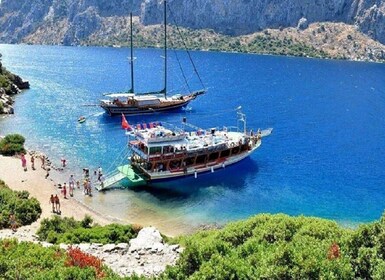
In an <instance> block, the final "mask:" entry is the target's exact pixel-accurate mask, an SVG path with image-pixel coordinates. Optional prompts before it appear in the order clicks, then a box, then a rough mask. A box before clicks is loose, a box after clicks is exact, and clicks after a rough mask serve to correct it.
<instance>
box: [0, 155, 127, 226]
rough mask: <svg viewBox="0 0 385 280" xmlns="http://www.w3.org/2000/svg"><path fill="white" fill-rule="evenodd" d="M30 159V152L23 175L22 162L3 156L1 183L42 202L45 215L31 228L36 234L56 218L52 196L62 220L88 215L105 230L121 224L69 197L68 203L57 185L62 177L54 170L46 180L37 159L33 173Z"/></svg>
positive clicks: (0, 161)
mask: <svg viewBox="0 0 385 280" xmlns="http://www.w3.org/2000/svg"><path fill="white" fill-rule="evenodd" d="M30 158H31V155H30V153H29V152H27V154H26V159H27V171H24V170H23V168H22V166H21V160H20V158H17V157H6V156H2V155H0V180H3V181H4V182H5V184H6V185H7V186H8V187H9V188H10V189H12V190H15V191H23V190H26V191H28V192H29V194H30V197H35V198H36V199H37V200H38V201H39V202H40V207H41V209H42V213H41V216H40V218H39V219H38V220H37V221H36V222H34V223H33V224H32V225H31V227H32V229H33V231H36V230H37V229H38V227H39V226H40V222H41V220H42V219H44V218H50V217H53V216H55V215H57V214H55V213H53V212H52V207H51V204H50V203H49V197H50V195H51V194H54V195H55V194H57V195H58V196H59V198H60V206H61V215H60V216H61V217H73V218H74V219H76V220H82V219H83V218H84V216H85V215H89V216H91V217H92V219H93V221H94V223H97V224H99V225H102V226H103V225H107V224H110V223H122V221H120V220H118V219H115V218H113V217H108V216H105V215H103V214H102V213H99V212H97V211H95V210H94V209H92V208H91V207H89V206H87V205H85V204H83V203H81V202H80V201H78V200H76V199H74V198H73V197H70V196H68V199H64V197H63V195H62V194H61V190H60V189H59V188H58V187H57V186H58V184H57V183H56V182H57V180H58V178H59V177H60V175H61V174H60V173H59V171H56V170H54V169H53V168H51V170H50V175H49V177H48V178H47V179H46V178H45V175H46V170H44V169H42V168H41V167H40V160H38V159H35V167H36V169H35V170H32V168H31V161H30Z"/></svg>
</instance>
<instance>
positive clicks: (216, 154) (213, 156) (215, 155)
mask: <svg viewBox="0 0 385 280" xmlns="http://www.w3.org/2000/svg"><path fill="white" fill-rule="evenodd" d="M218 157H219V153H218V152H216V153H212V154H210V155H209V161H212V160H217V159H218Z"/></svg>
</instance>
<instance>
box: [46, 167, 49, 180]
mask: <svg viewBox="0 0 385 280" xmlns="http://www.w3.org/2000/svg"><path fill="white" fill-rule="evenodd" d="M46 170H47V173H46V174H45V178H46V179H47V178H48V176H49V168H47V169H46Z"/></svg>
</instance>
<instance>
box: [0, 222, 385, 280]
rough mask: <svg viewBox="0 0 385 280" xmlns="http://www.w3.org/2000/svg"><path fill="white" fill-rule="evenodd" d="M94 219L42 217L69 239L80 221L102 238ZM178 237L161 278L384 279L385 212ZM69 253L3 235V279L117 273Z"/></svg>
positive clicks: (0, 266)
mask: <svg viewBox="0 0 385 280" xmlns="http://www.w3.org/2000/svg"><path fill="white" fill-rule="evenodd" d="M90 223H92V221H91V220H90V218H89V217H86V218H85V219H84V220H83V221H80V222H75V221H73V220H72V219H60V218H55V219H53V220H45V222H44V225H42V228H43V229H44V230H41V233H40V234H43V233H42V232H44V235H45V236H46V237H48V235H49V234H50V232H52V231H59V232H60V234H59V235H60V237H58V238H57V240H59V239H61V240H63V241H64V242H65V241H66V240H67V241H68V240H71V239H72V237H69V238H68V239H66V238H64V236H65V235H66V233H68V232H69V233H70V236H72V235H73V234H74V228H75V229H79V228H80V227H83V228H84V229H87V230H88V231H89V234H90V235H93V236H97V235H100V236H102V237H101V238H99V239H98V238H96V239H98V240H104V239H105V238H106V237H105V234H104V233H103V234H99V233H100V232H102V231H103V230H106V229H108V228H109V226H106V227H99V226H97V227H89V225H90ZM107 231H108V230H107ZM131 234H133V233H131ZM75 235H82V233H81V232H76V233H75ZM75 241H76V242H82V240H79V241H78V240H75ZM94 242H98V241H94ZM174 242H178V243H180V244H181V245H182V246H184V247H185V250H184V251H183V253H182V255H181V258H180V259H179V260H178V262H177V264H176V265H175V266H174V267H168V268H167V269H166V271H165V272H164V273H163V274H162V275H161V276H160V277H159V279H221V280H222V279H385V214H384V216H383V217H382V218H381V219H380V220H379V221H377V222H374V223H370V224H365V225H362V226H360V227H359V228H358V229H356V230H352V229H345V228H342V227H340V226H339V225H337V223H335V222H333V221H328V220H324V219H318V218H308V217H302V216H300V217H290V216H287V215H283V214H279V215H267V214H266V215H257V216H255V217H251V218H249V219H247V220H244V221H239V222H234V223H230V224H228V225H227V226H226V227H224V228H223V229H220V230H210V231H201V232H198V233H196V234H193V235H190V236H182V237H179V238H177V239H174ZM68 255H69V253H68V252H64V251H63V250H59V249H58V248H57V247H51V248H42V247H41V246H38V245H34V244H28V243H21V244H16V243H15V242H13V241H4V240H3V241H0V275H1V276H3V275H5V277H6V279H27V278H28V279H94V278H95V277H97V275H100V273H102V274H103V275H105V277H106V278H105V279H119V277H118V276H116V275H114V274H112V273H111V272H110V271H109V270H108V269H106V268H103V267H98V266H96V265H95V264H97V263H98V262H97V261H96V260H95V259H92V258H91V257H89V256H88V257H87V256H82V253H81V252H73V253H72V255H73V256H77V257H79V258H80V259H82V260H84V261H86V262H87V263H88V264H89V265H86V266H85V268H83V269H80V268H79V267H77V266H69V265H68ZM99 266H100V265H99ZM101 271H102V272H101ZM17 275H20V276H23V277H24V278H23V277H21V278H17V277H16V276H17ZM25 275H28V277H27V278H26V276H25ZM127 279H129V278H127ZM132 279H137V277H135V276H134V277H133V278H132Z"/></svg>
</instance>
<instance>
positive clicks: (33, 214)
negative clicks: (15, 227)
mask: <svg viewBox="0 0 385 280" xmlns="http://www.w3.org/2000/svg"><path fill="white" fill-rule="evenodd" d="M11 213H13V214H15V217H16V221H17V223H18V224H19V225H29V224H32V223H33V222H35V221H36V220H37V219H38V218H39V217H40V215H41V207H40V203H39V201H37V199H36V198H29V193H28V192H27V191H21V192H19V191H13V190H11V189H10V188H8V186H7V185H5V183H4V182H3V181H1V180H0V229H2V228H9V227H10V224H9V215H10V214H11Z"/></svg>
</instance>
